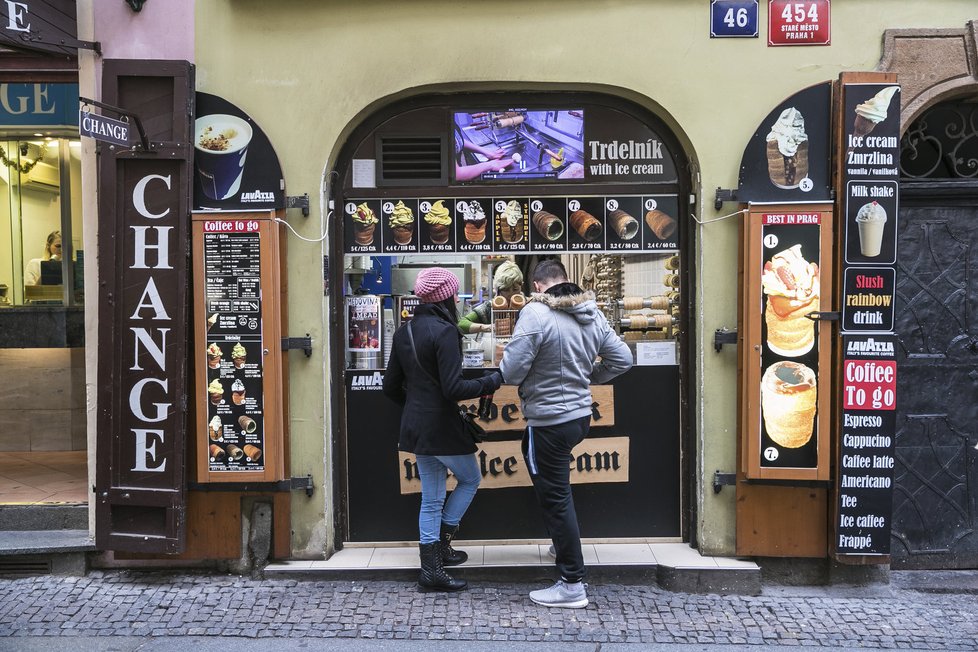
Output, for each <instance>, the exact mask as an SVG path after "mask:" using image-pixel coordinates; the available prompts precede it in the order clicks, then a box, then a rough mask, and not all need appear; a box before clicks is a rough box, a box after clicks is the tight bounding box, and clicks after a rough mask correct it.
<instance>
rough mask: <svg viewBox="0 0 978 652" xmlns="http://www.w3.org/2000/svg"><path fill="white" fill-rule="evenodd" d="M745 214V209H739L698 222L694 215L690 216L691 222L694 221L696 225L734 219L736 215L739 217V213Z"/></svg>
mask: <svg viewBox="0 0 978 652" xmlns="http://www.w3.org/2000/svg"><path fill="white" fill-rule="evenodd" d="M746 212H747V209H746V208H741V209H740V210H739V211H734V212H733V213H730V214H729V215H721V216H720V217H714V218H712V219H709V220H698V219H696V216H695V215H691V217H692V218H693V221H695V222H696V223H697V224H709V223H710V222H719V221H720V220H726V219H728V218H731V217H735V216H737V215H740V214H741V213H746Z"/></svg>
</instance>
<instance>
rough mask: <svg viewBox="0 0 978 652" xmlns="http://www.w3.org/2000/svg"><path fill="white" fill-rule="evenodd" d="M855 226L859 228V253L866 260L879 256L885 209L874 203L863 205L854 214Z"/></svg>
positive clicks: (884, 222)
mask: <svg viewBox="0 0 978 652" xmlns="http://www.w3.org/2000/svg"><path fill="white" fill-rule="evenodd" d="M856 226H857V227H858V228H859V252H860V253H861V254H862V255H863V256H866V257H867V258H874V257H876V256H879V255H880V250H881V249H882V248H883V230H884V228H885V227H886V209H884V208H883V207H882V206H880V205H879V203H877V202H875V201H874V202H871V203H869V204H865V205H863V206H862V207H861V208H860V209H859V212H857V213H856Z"/></svg>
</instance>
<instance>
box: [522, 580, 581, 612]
mask: <svg viewBox="0 0 978 652" xmlns="http://www.w3.org/2000/svg"><path fill="white" fill-rule="evenodd" d="M586 588H587V584H585V583H584V582H574V583H569V582H565V581H564V580H557V583H556V584H554V585H553V586H551V587H550V588H549V589H540V590H539V591H530V600H533V601H534V602H535V603H537V604H540V605H543V606H544V607H565V608H567V609H583V608H584V607H586V606H587V591H586V590H585V589H586Z"/></svg>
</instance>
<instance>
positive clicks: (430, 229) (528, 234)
mask: <svg viewBox="0 0 978 652" xmlns="http://www.w3.org/2000/svg"><path fill="white" fill-rule="evenodd" d="M343 213H344V220H345V222H344V227H345V229H344V241H343V244H344V252H345V253H348V254H357V255H364V254H373V255H377V254H388V255H401V254H407V253H432V254H438V253H457V252H458V253H484V254H489V253H499V254H516V253H532V252H540V253H574V252H587V253H601V252H605V253H621V252H623V251H635V252H640V251H657V252H658V251H675V250H678V249H679V228H678V227H679V221H678V220H679V200H678V196H677V195H674V194H672V195H603V196H592V195H575V196H564V197H554V196H542V197H532V196H529V197H517V196H507V197H477V198H450V197H431V198H423V197H422V198H401V199H398V198H390V199H383V200H381V199H347V200H346V201H345V202H344V210H343Z"/></svg>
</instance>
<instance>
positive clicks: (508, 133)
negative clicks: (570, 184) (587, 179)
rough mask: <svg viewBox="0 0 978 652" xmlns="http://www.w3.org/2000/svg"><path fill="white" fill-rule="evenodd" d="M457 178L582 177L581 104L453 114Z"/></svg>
mask: <svg viewBox="0 0 978 652" xmlns="http://www.w3.org/2000/svg"><path fill="white" fill-rule="evenodd" d="M452 129H453V131H454V134H455V138H454V152H453V154H454V163H455V165H454V170H453V176H452V178H453V180H454V181H455V182H456V183H513V182H520V181H524V182H536V183H541V182H542V183H546V182H561V181H574V180H577V181H580V180H581V179H583V178H584V110H583V109H573V108H571V109H519V108H516V109H504V110H491V109H474V110H471V111H464V112H463V111H457V112H455V113H454V114H453V118H452Z"/></svg>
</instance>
